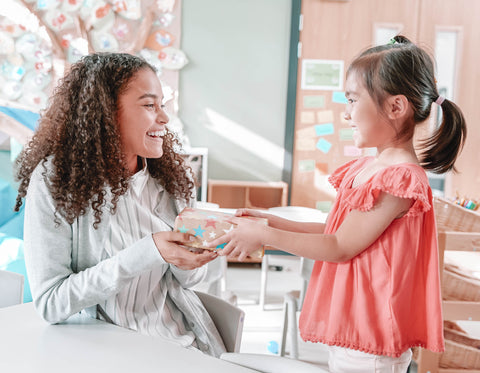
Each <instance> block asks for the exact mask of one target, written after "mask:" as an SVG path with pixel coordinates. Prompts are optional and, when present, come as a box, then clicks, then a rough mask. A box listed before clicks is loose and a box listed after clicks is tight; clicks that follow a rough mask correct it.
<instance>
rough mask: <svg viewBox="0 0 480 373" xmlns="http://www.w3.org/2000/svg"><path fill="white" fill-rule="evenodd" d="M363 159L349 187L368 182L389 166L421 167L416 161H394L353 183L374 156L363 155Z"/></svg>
mask: <svg viewBox="0 0 480 373" xmlns="http://www.w3.org/2000/svg"><path fill="white" fill-rule="evenodd" d="M364 159H365V161H364V162H363V164H362V165H361V167H360V169H359V170H358V171H356V172H355V174H354V175H353V177H352V179H351V181H350V189H356V188H358V187H361V186H362V185H365V184H368V183H369V182H370V181H371V180H373V178H375V177H376V176H377V175H378V174H379V173H380V172H383V171H384V170H386V169H388V168H391V167H399V166H409V167H414V168H421V169H422V170H423V168H422V166H420V165H419V164H418V163H413V162H400V163H395V164H391V165H387V166H385V167H381V168H379V169H378V170H376V171H375V172H374V173H372V174H371V175H370V176H369V177H367V178H366V179H365V180H363V181H362V182H359V183H358V184H355V180H357V177H358V176H359V175H361V174H362V172H363V171H364V170H365V169H366V168H367V167H368V166H369V165H370V164H371V163H372V162H374V161H375V157H373V156H370V157H365V158H364Z"/></svg>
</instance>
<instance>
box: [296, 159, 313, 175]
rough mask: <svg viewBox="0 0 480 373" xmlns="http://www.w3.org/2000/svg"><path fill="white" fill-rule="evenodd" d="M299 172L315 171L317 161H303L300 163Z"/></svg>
mask: <svg viewBox="0 0 480 373" xmlns="http://www.w3.org/2000/svg"><path fill="white" fill-rule="evenodd" d="M298 171H299V172H309V171H315V160H314V159H303V160H300V161H298Z"/></svg>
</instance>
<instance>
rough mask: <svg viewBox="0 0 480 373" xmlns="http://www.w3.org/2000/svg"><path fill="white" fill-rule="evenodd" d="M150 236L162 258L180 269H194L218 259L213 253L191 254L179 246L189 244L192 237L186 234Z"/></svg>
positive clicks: (205, 251)
mask: <svg viewBox="0 0 480 373" xmlns="http://www.w3.org/2000/svg"><path fill="white" fill-rule="evenodd" d="M152 236H153V241H154V242H155V245H156V246H157V249H158V251H159V252H160V255H161V256H162V258H163V259H164V260H165V261H166V262H167V263H170V264H173V265H175V266H176V267H178V268H180V269H184V270H191V269H195V268H198V267H201V266H203V265H205V264H207V263H208V262H210V261H212V260H213V259H215V258H217V257H218V254H217V253H216V252H214V251H209V250H204V251H203V252H192V251H190V250H188V249H187V248H185V247H183V246H181V245H182V244H183V245H186V246H188V244H189V243H190V242H191V237H192V236H191V235H189V234H187V233H180V232H157V233H154V234H153V235H152Z"/></svg>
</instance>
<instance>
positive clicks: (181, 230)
mask: <svg viewBox="0 0 480 373" xmlns="http://www.w3.org/2000/svg"><path fill="white" fill-rule="evenodd" d="M178 231H179V232H181V233H187V232H188V228H186V227H185V224H183V225H182V226H181V227H180V228H178Z"/></svg>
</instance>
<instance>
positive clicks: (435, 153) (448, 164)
mask: <svg viewBox="0 0 480 373" xmlns="http://www.w3.org/2000/svg"><path fill="white" fill-rule="evenodd" d="M442 99H443V97H439V98H437V101H436V102H437V103H439V104H440V107H441V109H442V112H443V115H442V123H441V124H440V126H439V127H438V128H437V129H436V130H435V132H434V133H433V135H432V137H430V138H428V139H425V140H424V141H422V147H423V148H424V150H423V151H422V153H421V164H422V167H423V168H425V169H427V170H431V171H432V172H434V173H439V174H441V173H444V172H447V171H449V170H453V171H456V170H455V166H454V164H455V161H456V159H457V156H458V154H459V153H460V151H461V150H462V148H463V144H464V143H465V138H466V136H467V126H466V123H465V118H464V116H463V114H462V112H461V110H460V108H459V107H458V106H457V105H455V104H454V103H453V102H452V101H449V100H447V99H443V100H442Z"/></svg>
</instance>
